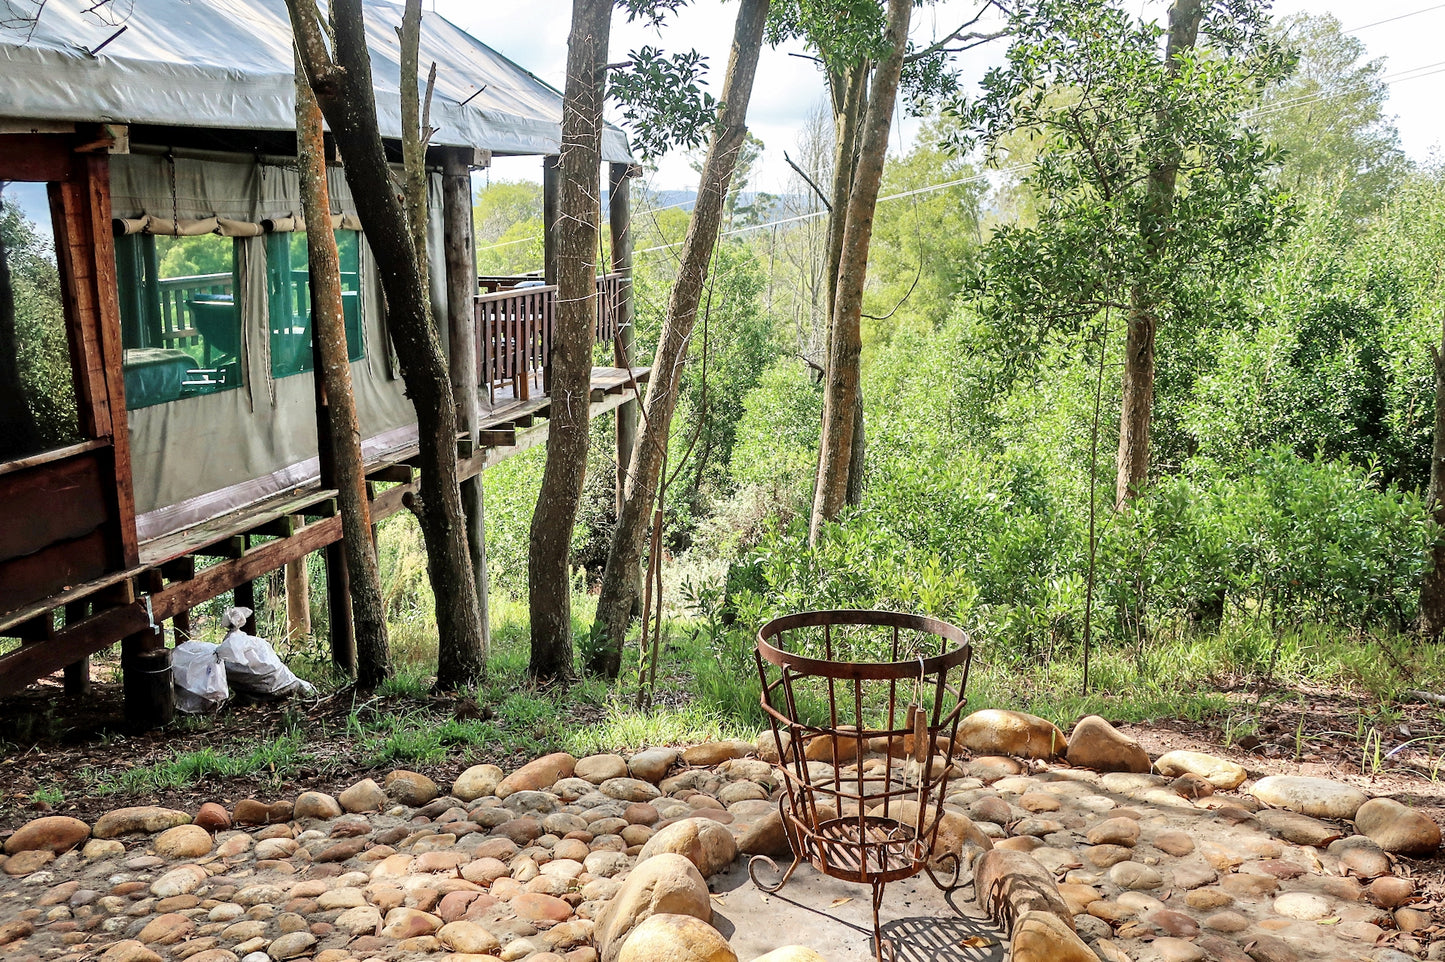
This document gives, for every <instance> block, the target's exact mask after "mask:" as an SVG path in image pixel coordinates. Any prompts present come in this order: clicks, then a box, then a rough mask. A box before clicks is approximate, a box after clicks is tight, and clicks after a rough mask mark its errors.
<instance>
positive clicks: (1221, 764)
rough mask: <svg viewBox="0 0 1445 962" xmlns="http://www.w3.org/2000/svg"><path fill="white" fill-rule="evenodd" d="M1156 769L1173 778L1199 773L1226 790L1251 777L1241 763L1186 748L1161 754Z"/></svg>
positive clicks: (1233, 788) (1217, 787) (1232, 788)
mask: <svg viewBox="0 0 1445 962" xmlns="http://www.w3.org/2000/svg"><path fill="white" fill-rule="evenodd" d="M1154 770H1155V771H1157V772H1158V773H1159V774H1160V775H1168V776H1169V777H1171V778H1173V777H1175V776H1178V775H1198V776H1199V777H1200V778H1202V779H1204V780H1205V781H1207V782H1209V784H1211V785H1213V786H1214V787H1215V788H1216V789H1219V790H1220V791H1225V792H1232V791H1234V790H1235V789H1236V788H1238V787H1239V786H1240V785H1241V784H1243V782H1244V780H1245V779H1246V778H1248V777H1249V773H1248V772H1246V771H1245V770H1244V767H1243V766H1241V765H1237V764H1235V763H1234V762H1231V761H1229V760H1227V759H1224V758H1217V757H1215V756H1214V755H1208V754H1205V753H1204V752H1191V751H1187V750H1184V749H1176V750H1175V751H1172V752H1165V753H1164V754H1163V755H1160V756H1159V758H1158V759H1157V760H1156V761H1155V762H1154Z"/></svg>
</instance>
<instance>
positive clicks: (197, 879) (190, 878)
mask: <svg viewBox="0 0 1445 962" xmlns="http://www.w3.org/2000/svg"><path fill="white" fill-rule="evenodd" d="M208 877H209V876H207V874H206V870H205V869H203V868H201V867H200V866H199V865H182V866H181V867H180V868H177V869H172V870H171V871H169V872H167V873H166V874H164V875H162V876H161V877H160V878H158V879H156V880H155V881H154V882H152V883H151V889H150V890H151V894H152V895H154V896H155V897H156V898H158V899H168V898H172V897H174V896H177V895H189V894H191V893H192V892H194V891H195V890H196V889H198V888H200V887H201V884H202V883H203V882H205V881H206V879H207V878H208Z"/></svg>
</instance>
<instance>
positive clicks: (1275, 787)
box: [1249, 775, 1366, 818]
mask: <svg viewBox="0 0 1445 962" xmlns="http://www.w3.org/2000/svg"><path fill="white" fill-rule="evenodd" d="M1249 793H1250V794H1251V795H1253V796H1254V797H1255V798H1257V799H1259V800H1260V801H1261V802H1264V803H1265V804H1266V805H1269V806H1272V807H1274V808H1284V809H1288V810H1289V811H1291V812H1299V813H1300V814H1301V815H1310V816H1313V817H1315V818H1354V817H1355V813H1356V812H1357V811H1359V809H1360V806H1361V805H1363V804H1365V801H1366V796H1365V793H1364V792H1362V791H1360V790H1359V789H1357V788H1351V787H1350V786H1349V785H1342V784H1340V783H1339V782H1332V781H1330V780H1329V779H1327V778H1310V777H1308V776H1305V775H1269V776H1266V777H1265V778H1261V779H1260V780H1259V781H1257V782H1255V783H1254V785H1253V786H1252V787H1251V788H1250V790H1249Z"/></svg>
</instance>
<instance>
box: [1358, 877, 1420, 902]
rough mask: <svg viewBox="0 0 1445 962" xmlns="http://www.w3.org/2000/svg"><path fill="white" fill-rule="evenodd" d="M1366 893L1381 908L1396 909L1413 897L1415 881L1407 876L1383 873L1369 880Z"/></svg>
mask: <svg viewBox="0 0 1445 962" xmlns="http://www.w3.org/2000/svg"><path fill="white" fill-rule="evenodd" d="M1366 894H1367V896H1368V897H1369V899H1370V901H1371V902H1372V903H1374V904H1375V905H1378V906H1379V907H1380V908H1382V909H1397V908H1399V907H1400V906H1402V905H1404V904H1405V903H1406V902H1408V901H1410V899H1412V898H1413V897H1414V895H1415V883H1414V882H1412V881H1410V880H1409V879H1407V878H1399V877H1397V876H1394V875H1385V876H1382V877H1380V878H1377V879H1375V880H1374V881H1373V882H1371V883H1370V887H1369V888H1368V889H1366Z"/></svg>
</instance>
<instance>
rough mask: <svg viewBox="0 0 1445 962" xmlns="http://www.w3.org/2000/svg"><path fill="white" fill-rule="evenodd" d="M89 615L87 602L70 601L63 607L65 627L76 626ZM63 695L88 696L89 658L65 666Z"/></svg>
mask: <svg viewBox="0 0 1445 962" xmlns="http://www.w3.org/2000/svg"><path fill="white" fill-rule="evenodd" d="M89 614H90V603H89V602H87V601H72V602H71V603H70V604H68V605H66V606H65V623H66V625H74V624H78V623H79V622H82V621H84V620H85V618H86V616H87V615H89ZM65 693H66V694H67V695H77V696H81V697H84V696H88V695H89V694H90V656H89V655H86V656H85V657H84V658H81V659H80V660H78V661H73V662H71V663H70V664H68V665H66V666H65Z"/></svg>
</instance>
